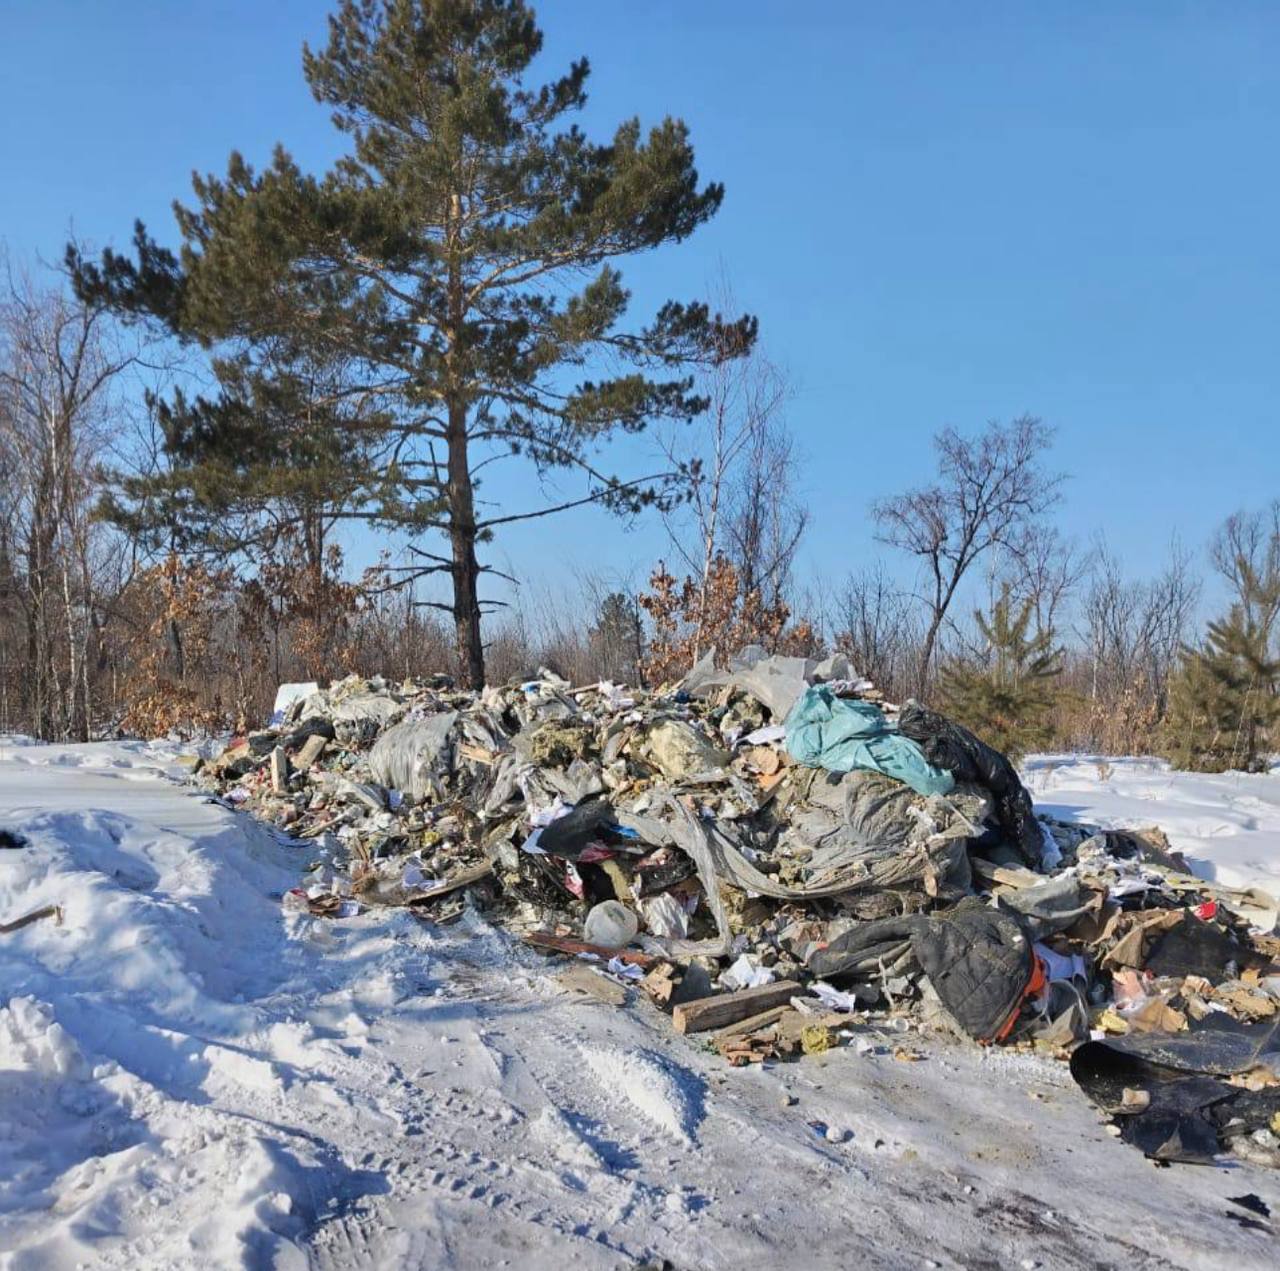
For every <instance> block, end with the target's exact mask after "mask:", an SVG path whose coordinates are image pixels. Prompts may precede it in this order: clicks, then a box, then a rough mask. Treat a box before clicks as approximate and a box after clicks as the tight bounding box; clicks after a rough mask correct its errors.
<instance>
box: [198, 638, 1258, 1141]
mask: <svg viewBox="0 0 1280 1271" xmlns="http://www.w3.org/2000/svg"><path fill="white" fill-rule="evenodd" d="M198 779H199V780H200V781H201V782H203V783H205V784H206V785H207V786H208V787H210V788H211V789H212V790H213V791H214V792H215V793H216V795H217V796H218V797H219V798H221V799H223V800H226V801H228V802H229V803H230V804H232V805H235V806H240V807H243V808H245V809H246V810H250V811H252V812H253V813H254V814H255V815H256V816H258V817H260V818H262V819H263V820H265V821H267V822H270V823H271V824H273V825H275V826H277V827H279V829H280V830H282V831H285V832H287V833H288V834H289V835H290V836H292V837H293V838H294V839H296V840H300V841H301V842H302V843H304V844H306V845H308V846H309V848H310V859H309V863H308V868H307V869H306V871H305V874H304V879H303V882H302V884H301V885H300V886H299V887H298V888H297V889H296V890H294V891H292V892H290V893H288V894H287V895H286V896H285V897H284V904H285V906H286V907H287V908H290V909H296V910H299V911H303V912H305V913H307V914H310V915H312V916H314V917H316V918H318V919H326V920H329V919H342V918H346V917H351V916H354V915H355V914H357V913H359V912H360V911H361V910H362V909H365V908H368V907H373V906H387V905H393V906H403V907H405V908H407V909H409V910H411V911H412V912H413V913H414V914H416V915H417V916H418V917H420V918H422V919H423V920H426V921H431V922H436V923H442V922H447V921H449V920H451V919H453V918H456V917H458V916H459V915H461V914H462V913H463V912H464V911H465V910H466V909H467V908H468V907H474V908H476V909H478V910H481V911H483V912H484V913H485V915H486V917H487V918H488V919H489V920H490V921H493V922H496V923H498V924H500V925H501V926H503V927H504V928H506V929H507V930H509V931H511V932H512V933H514V934H515V935H517V936H519V937H520V938H522V939H524V940H525V941H526V942H527V943H529V944H530V945H532V946H534V947H536V948H539V949H542V950H544V951H546V952H547V953H548V954H550V955H553V956H557V957H560V958H568V959H570V960H571V961H570V963H569V970H568V971H567V972H566V973H565V974H564V975H563V976H562V977H561V978H562V980H563V982H564V984H565V986H566V988H568V989H570V990H572V991H576V992H582V993H587V994H590V995H592V996H593V997H595V998H598V999H600V1000H601V1001H605V1002H611V1003H613V1004H615V1005H621V1004H623V1003H626V1002H628V1001H630V1000H632V999H633V998H634V997H635V996H636V994H637V993H638V994H640V995H642V996H643V997H645V998H647V999H648V1000H650V1001H651V1002H653V1003H654V1004H656V1005H657V1006H658V1007H659V1008H660V1009H662V1010H665V1011H667V1012H669V1013H670V1015H671V1017H672V1022H673V1025H674V1027H675V1028H676V1029H677V1030H679V1031H681V1032H685V1033H700V1034H706V1035H708V1037H709V1040H710V1042H711V1044H712V1045H713V1046H714V1048H715V1049H716V1050H717V1051H718V1052H719V1053H720V1054H722V1055H724V1056H725V1057H726V1059H728V1060H729V1062H731V1063H734V1064H743V1063H750V1062H759V1061H763V1060H771V1059H787V1058H790V1057H793V1056H799V1055H803V1054H812V1053H815V1052H819V1051H824V1050H827V1049H830V1048H831V1047H834V1046H838V1045H843V1044H846V1043H850V1042H852V1043H854V1044H856V1045H857V1046H858V1047H859V1048H860V1049H865V1048H869V1047H870V1045H871V1043H869V1042H868V1040H867V1037H868V1035H869V1034H868V1032H867V1029H868V1028H871V1029H878V1030H880V1033H879V1035H881V1036H886V1035H887V1037H888V1038H890V1039H891V1042H892V1049H893V1051H894V1053H895V1054H896V1055H897V1057H899V1058H907V1059H909V1058H915V1057H918V1054H917V1052H915V1051H913V1050H911V1048H910V1047H909V1046H906V1045H905V1044H904V1043H903V1038H904V1035H906V1034H910V1033H918V1032H922V1031H926V1030H934V1029H945V1030H949V1031H951V1032H953V1033H957V1034H960V1035H962V1036H965V1037H968V1038H971V1039H973V1040H974V1041H977V1042H979V1043H982V1044H993V1043H1001V1044H1005V1045H1014V1046H1021V1047H1024V1048H1030V1049H1034V1050H1037V1051H1042V1052H1045V1053H1048V1054H1051V1055H1056V1056H1060V1057H1062V1058H1068V1057H1069V1058H1070V1062H1071V1068H1072V1073H1073V1075H1074V1076H1075V1078H1076V1080H1077V1081H1078V1082H1079V1084H1080V1086H1081V1087H1082V1089H1083V1090H1084V1091H1085V1092H1086V1093H1087V1094H1088V1095H1089V1097H1090V1098H1091V1099H1093V1100H1094V1102H1095V1103H1097V1104H1098V1105H1099V1106H1100V1107H1102V1108H1103V1109H1104V1110H1105V1111H1106V1112H1107V1113H1108V1114H1109V1115H1112V1116H1114V1118H1115V1124H1116V1125H1117V1126H1118V1127H1119V1133H1120V1134H1121V1136H1122V1137H1123V1138H1125V1139H1126V1140H1128V1141H1131V1142H1133V1143H1134V1144H1136V1145H1137V1146H1139V1147H1140V1148H1142V1150H1143V1151H1144V1152H1146V1153H1147V1155H1148V1156H1150V1157H1152V1158H1154V1159H1156V1160H1160V1161H1175V1160H1176V1161H1208V1160H1212V1159H1213V1158H1214V1157H1215V1156H1216V1155H1217V1154H1219V1153H1221V1152H1222V1151H1224V1150H1233V1151H1235V1152H1236V1153H1237V1154H1238V1155H1241V1156H1244V1157H1248V1158H1249V1159H1252V1160H1255V1161H1262V1162H1265V1163H1267V1164H1270V1165H1277V1164H1280V962H1278V961H1277V959H1278V958H1280V939H1277V937H1276V935H1275V934H1274V932H1275V927H1276V921H1277V912H1276V902H1275V901H1274V900H1273V899H1272V898H1271V897H1269V896H1268V895H1266V894H1265V893H1262V892H1258V891H1252V890H1250V891H1240V890H1233V889H1230V888H1225V887H1221V886H1216V885H1214V884H1211V883H1208V882H1205V881H1204V880H1202V879H1199V878H1196V877H1194V876H1193V875H1192V874H1191V872H1190V870H1189V869H1188V868H1187V865H1186V862H1185V861H1184V860H1182V858H1181V857H1179V856H1178V854H1177V853H1176V852H1173V851H1171V850H1170V848H1169V844H1168V842H1167V841H1166V840H1165V838H1164V836H1163V835H1162V834H1161V833H1160V831H1159V830H1158V829H1156V828H1154V827H1152V828H1150V829H1144V830H1132V831H1118V830H1100V829H1098V828H1097V827H1091V826H1086V825H1080V824H1075V823H1068V822H1063V821H1059V820H1055V819H1053V818H1051V817H1047V816H1037V815H1036V813H1035V809H1034V807H1033V805H1032V801H1031V798H1030V796H1029V794H1028V793H1027V791H1026V789H1025V788H1024V786H1023V785H1022V782H1021V781H1020V779H1019V777H1018V774H1017V772H1016V770H1015V769H1014V767H1013V766H1012V765H1011V764H1010V763H1009V761H1008V760H1007V759H1006V758H1005V757H1004V756H1003V755H1001V754H1000V753H999V752H998V751H996V750H994V749H992V748H991V747H989V746H987V745H985V744H984V743H983V742H982V741H981V740H980V739H979V738H977V737H976V736H974V734H973V733H971V732H970V731H968V730H967V729H965V728H963V727H960V726H959V725H957V724H956V723H954V722H952V721H950V720H948V719H947V718H946V717H944V716H943V715H941V714H939V713H937V712H935V711H932V710H929V709H927V708H926V707H924V706H922V705H920V704H919V703H916V702H908V703H906V704H905V705H904V706H902V707H901V709H898V708H896V707H894V706H892V705H890V704H888V703H886V702H884V700H883V698H882V697H881V695H880V694H879V693H878V692H877V691H876V690H875V688H874V687H873V686H872V685H871V684H870V682H868V681H867V680H864V679H861V678H859V677H858V676H857V675H855V674H854V672H853V669H852V668H851V667H850V666H849V664H848V663H847V661H846V660H845V659H844V658H842V657H838V656H837V657H834V658H829V659H827V660H825V661H822V662H817V661H815V660H812V659H800V658H785V657H778V656H766V655H765V653H764V652H763V651H762V650H760V649H758V648H751V649H746V650H744V651H743V652H742V653H740V654H739V655H738V656H736V657H734V658H733V659H731V660H730V663H729V665H728V666H727V667H722V668H718V667H716V666H715V665H714V664H713V662H712V661H711V659H710V658H707V659H704V660H703V661H702V662H700V663H699V664H698V665H697V666H696V667H695V668H694V670H693V671H692V672H691V673H690V674H689V675H688V676H686V677H685V679H684V680H683V681H681V682H680V683H679V684H676V685H671V686H666V687H665V688H663V689H659V690H656V691H640V690H633V689H628V688H625V687H622V686H620V685H616V684H611V683H598V684H591V685H587V686H583V687H576V688H575V687H573V686H572V685H571V684H570V683H569V682H567V681H565V680H563V679H561V678H559V677H558V676H556V675H554V674H552V673H551V672H549V671H542V672H540V673H539V675H538V677H537V678H536V679H533V680H529V681H527V682H524V683H513V684H509V685H505V686H502V687H493V688H487V689H485V690H484V691H483V692H481V693H470V692H462V691H458V690H457V689H455V688H454V687H453V685H452V684H451V683H450V681H449V680H448V679H447V678H445V677H435V678H434V679H432V680H430V681H427V682H414V681H406V682H404V683H392V682H390V681H388V680H385V679H381V678H374V679H367V680H366V679H360V678H356V677H350V678H348V679H345V680H342V681H339V682H337V683H335V684H333V685H332V687H330V688H329V689H327V690H322V689H320V688H319V687H318V686H317V685H314V684H311V685H286V686H284V688H282V690H281V695H280V697H279V699H278V701H277V710H276V714H275V716H274V717H273V721H272V723H271V724H270V726H269V727H266V728H263V729H261V730H259V731H257V732H252V733H249V734H248V735H247V736H244V737H238V738H235V739H233V740H232V742H231V744H230V745H229V746H228V747H227V748H226V749H225V750H224V751H223V752H222V754H220V755H219V756H218V757H217V758H216V759H213V760H211V761H208V762H206V763H205V764H203V765H202V767H201V768H200V769H199V771H198ZM632 986H634V987H632Z"/></svg>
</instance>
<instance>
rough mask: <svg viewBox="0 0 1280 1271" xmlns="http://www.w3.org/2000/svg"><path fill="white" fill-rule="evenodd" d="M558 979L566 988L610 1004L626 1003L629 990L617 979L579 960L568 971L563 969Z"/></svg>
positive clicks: (619, 1004) (620, 1004) (622, 1004)
mask: <svg viewBox="0 0 1280 1271" xmlns="http://www.w3.org/2000/svg"><path fill="white" fill-rule="evenodd" d="M556 979H557V980H558V981H559V982H560V983H561V984H562V985H564V987H565V988H567V989H574V990H576V991H577V992H579V993H586V994H588V995H589V996H590V997H594V998H595V999H596V1000H597V1001H599V1002H604V1003H606V1004H607V1005H609V1006H625V1005H626V1002H627V990H626V989H625V988H624V987H623V986H622V985H621V984H619V983H618V982H617V981H616V980H611V979H609V977H608V976H607V975H601V974H600V972H599V971H594V970H592V969H591V967H589V966H586V965H585V964H584V963H581V962H579V963H578V964H577V965H576V966H571V967H570V968H569V969H568V970H567V971H562V972H561V973H560V974H559V975H558V976H557V977H556Z"/></svg>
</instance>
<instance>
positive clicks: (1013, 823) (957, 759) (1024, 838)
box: [898, 700, 1046, 865]
mask: <svg viewBox="0 0 1280 1271" xmlns="http://www.w3.org/2000/svg"><path fill="white" fill-rule="evenodd" d="M898 731H899V732H900V733H901V734H902V735H903V737H909V738H910V739H911V740H912V741H914V742H916V743H918V745H919V747H920V749H921V751H922V752H923V754H924V757H925V758H926V759H927V760H928V761H929V763H931V764H934V765H936V766H937V767H939V768H944V769H945V770H946V771H947V772H949V773H950V774H951V775H952V776H953V777H954V778H955V779H956V780H957V781H973V782H977V783H978V784H979V785H981V786H985V787H986V788H987V789H988V790H990V791H991V794H992V797H993V798H994V799H995V805H996V817H997V819H998V820H999V822H1000V825H1001V828H1002V829H1003V830H1004V831H1005V833H1006V834H1007V835H1008V837H1009V840H1010V842H1011V843H1012V844H1013V846H1014V847H1015V848H1017V850H1018V852H1019V853H1020V855H1021V856H1022V857H1023V859H1024V860H1025V861H1026V862H1027V864H1028V865H1039V864H1040V862H1041V859H1042V858H1043V857H1044V854H1045V850H1046V848H1045V840H1044V834H1043V832H1042V831H1041V829H1040V823H1039V822H1038V821H1037V820H1036V817H1035V809H1034V808H1033V807H1032V804H1031V796H1030V795H1029V794H1028V793H1027V791H1026V788H1025V787H1024V786H1023V784H1022V782H1021V781H1020V780H1019V779H1018V774H1017V772H1016V771H1015V770H1014V767H1013V765H1012V764H1011V763H1010V762H1009V761H1008V759H1006V758H1005V757H1004V755H1002V754H1001V753H1000V752H999V751H998V750H995V749H994V748H993V747H991V746H988V745H987V744H986V742H984V741H981V740H979V739H978V738H977V737H975V736H974V735H973V733H971V732H970V731H969V730H968V729H967V728H964V727H962V726H961V725H960V724H955V723H952V721H951V720H949V719H947V717H946V716H945V715H940V714H939V713H938V712H937V711H931V710H929V708H928V707H926V706H922V705H921V704H920V703H919V702H917V701H914V700H912V701H909V702H908V703H907V704H906V705H905V706H904V707H903V708H902V711H901V713H900V714H899V716H898Z"/></svg>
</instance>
